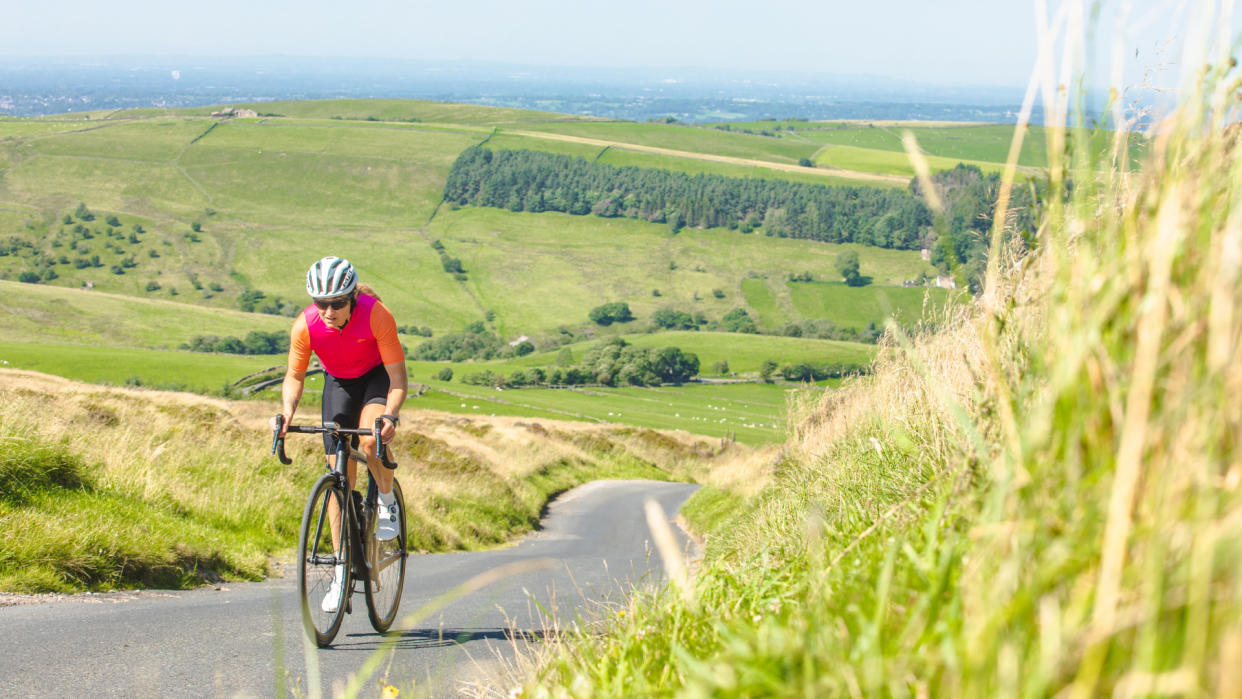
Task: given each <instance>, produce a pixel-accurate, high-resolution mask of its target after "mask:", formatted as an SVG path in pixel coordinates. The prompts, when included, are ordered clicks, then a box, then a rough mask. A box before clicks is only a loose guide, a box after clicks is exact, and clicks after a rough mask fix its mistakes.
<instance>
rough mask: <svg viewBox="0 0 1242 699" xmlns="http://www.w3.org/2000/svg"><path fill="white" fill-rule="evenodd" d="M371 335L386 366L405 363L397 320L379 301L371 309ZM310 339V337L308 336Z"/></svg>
mask: <svg viewBox="0 0 1242 699" xmlns="http://www.w3.org/2000/svg"><path fill="white" fill-rule="evenodd" d="M371 334H372V335H374V336H375V343H376V344H377V345H379V353H380V360H381V361H382V362H384V363H385V364H401V363H403V362H405V351H404V350H402V349H401V341H400V340H399V339H398V338H397V320H396V319H395V318H393V317H392V311H390V310H388V307H387V306H385V305H384V304H382V303H380V302H379V301H376V302H375V307H374V308H372V309H371ZM308 337H309V335H308Z"/></svg>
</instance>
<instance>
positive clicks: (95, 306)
mask: <svg viewBox="0 0 1242 699" xmlns="http://www.w3.org/2000/svg"><path fill="white" fill-rule="evenodd" d="M291 323H292V320H291V319H289V318H281V317H279V316H270V315H263V314H261V313H242V312H241V311H236V310H229V309H223V308H210V307H204V306H196V305H191V304H184V303H175V302H173V301H169V300H165V299H148V298H138V297H134V296H129V295H124V294H113V293H107V292H104V291H99V290H94V291H86V290H82V289H67V288H64V287H57V286H51V285H45V284H21V283H19V282H9V281H0V324H2V325H3V326H4V339H5V340H6V341H11V342H48V343H53V344H55V343H76V344H81V345H91V346H96V347H98V346H115V347H133V348H152V349H158V348H163V349H175V348H176V347H177V346H178V345H180V344H181V343H183V342H188V341H189V340H191V339H192V338H193V337H195V336H197V335H218V336H221V337H225V336H229V335H233V336H235V337H245V336H246V334H247V333H249V332H251V331H254V330H260V331H264V332H282V331H283V332H288V331H289V327H290V325H291ZM26 368H34V367H26ZM49 373H58V372H49ZM69 378H80V377H69ZM83 380H86V379H83ZM213 388H214V387H213Z"/></svg>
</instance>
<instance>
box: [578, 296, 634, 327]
mask: <svg viewBox="0 0 1242 699" xmlns="http://www.w3.org/2000/svg"><path fill="white" fill-rule="evenodd" d="M587 317H588V318H590V319H591V322H593V323H595V324H596V325H603V326H608V325H612V324H613V323H628V322H630V321H632V320H634V314H633V312H631V311H630V305H629V304H628V303H625V302H624V301H616V302H613V303H605V304H603V305H601V306H596V307H595V308H592V309H591V312H590V313H588V314H587Z"/></svg>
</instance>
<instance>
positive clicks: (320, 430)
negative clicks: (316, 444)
mask: <svg viewBox="0 0 1242 699" xmlns="http://www.w3.org/2000/svg"><path fill="white" fill-rule="evenodd" d="M383 420H384V418H382V417H380V418H375V424H374V425H373V426H372V428H371V429H369V430H365V429H359V428H351V427H341V426H340V425H338V424H337V423H335V422H325V423H323V425H322V426H315V425H289V428H288V429H287V430H286V431H285V432H286V433H289V432H293V433H296V434H332V435H333V436H334V437H335V438H336V460H335V465H334V466H333V465H329V466H328V470H329V471H330V472H331V473H332V475H334V476H336V479H337V485H339V486H340V487H341V489H342V490H344V491H345V492H347V493H354V492H356V491H354V490H353V488H350V487H349V479H348V477H347V475H346V470H345V469H346V459H347V458H352V459H353V460H354V461H357V462H359V463H362V464H365V463H366V462H367V457H366V454H363V453H362V452H360V451H358V450H357V449H355V448H354V446H353V445H352V444H351V440H350V437H351V436H353V435H366V434H369V435H372V436H374V437H375V452H376V456H378V457H379V459H380V463H381V464H383V465H384V468H387V469H389V470H392V469H395V468H397V463H396V462H395V461H391V460H389V458H388V450H387V449H386V448H385V447H386V445H385V444H384V442H383V440H381V439H380V428H381V427H382V426H383ZM283 424H284V416H283V415H277V416H276V432H275V435H274V436H273V437H272V453H273V454H276V456H277V458H279V459H280V463H282V464H285V465H286V466H287V465H289V464H291V463H293V459H290V458H289V457H288V456H286V455H285V438H284V437H283V436H281V434H280V428H281V426H282V425H283ZM378 493H379V488H378V487H377V486H376V485H375V478H374V477H368V478H367V496H366V501H365V504H364V503H363V502H361V500H362V498H361V497H356V496H354V495H350V496H349V497H348V498H347V499H348V500H349V503H348V504H347V505H346V507H347V508H349V510H350V512H349V513H345V512H342V513H341V536H342V537H344V536H349V537H350V543H351V544H352V545H353V547H354V548H353V549H352V550H353V551H356V552H358V556H357V557H356V558H355V561H354V567H355V568H358V567H359V565H360V561H361V560H362V550H363V549H362V529H363V527H364V526H365V525H366V521H367V519H366V518H367V513H368V512H369V511H370V508H372V507H374V505H375V500H376V496H377V495H378ZM326 504H327V503H326V502H325V506H326ZM347 522H348V523H347ZM346 532H348V534H347V533H346ZM316 536H318V534H316ZM342 543H344V542H343V541H342ZM318 548H319V542H318V540H316V541H315V546H314V547H313V548H312V550H318ZM333 548H334V549H335V548H337V547H336V546H333ZM312 562H313V563H331V564H335V563H348V561H338V560H336V557H335V555H334V556H333V560H332V561H318V560H316V561H312ZM354 573H355V575H361V574H363V573H364V571H361V570H355V571H354Z"/></svg>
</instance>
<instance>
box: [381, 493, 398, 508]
mask: <svg viewBox="0 0 1242 699" xmlns="http://www.w3.org/2000/svg"><path fill="white" fill-rule="evenodd" d="M379 501H380V504H381V505H384V506H388V505H391V504H393V503H394V502H396V501H397V498H396V497H395V496H393V494H392V491H391V490H390V491H388V492H387V493H380V494H379Z"/></svg>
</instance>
